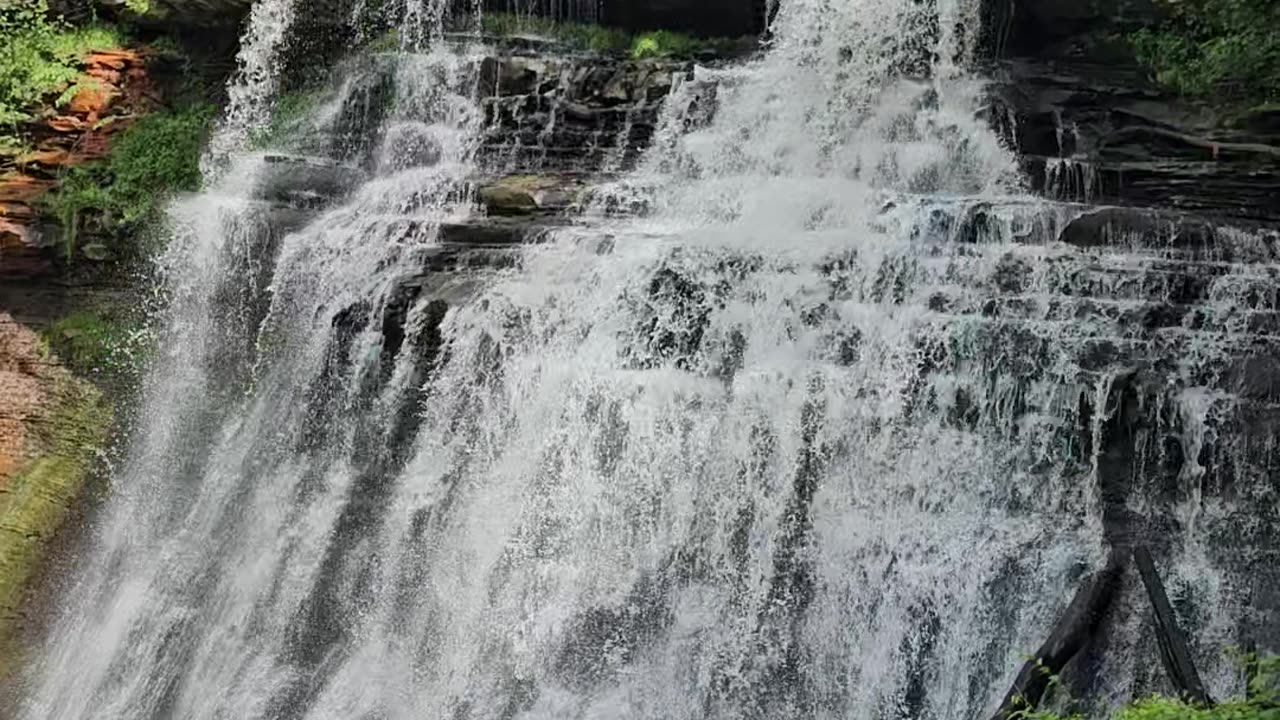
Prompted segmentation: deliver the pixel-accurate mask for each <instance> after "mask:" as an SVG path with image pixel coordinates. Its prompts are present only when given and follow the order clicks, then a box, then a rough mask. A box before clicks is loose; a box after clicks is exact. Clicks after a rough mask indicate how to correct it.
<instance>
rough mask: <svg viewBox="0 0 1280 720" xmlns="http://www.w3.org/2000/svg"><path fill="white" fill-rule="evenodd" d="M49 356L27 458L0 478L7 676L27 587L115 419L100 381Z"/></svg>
mask: <svg viewBox="0 0 1280 720" xmlns="http://www.w3.org/2000/svg"><path fill="white" fill-rule="evenodd" d="M44 360H45V362H46V363H47V364H45V365H43V366H42V367H41V368H40V370H39V371H38V373H39V375H38V380H39V381H40V385H41V389H42V391H43V396H44V397H43V402H42V403H41V404H40V408H39V410H38V411H37V412H36V413H35V414H34V415H33V416H32V417H30V418H29V419H28V420H27V422H26V426H27V428H28V429H29V435H28V437H27V442H26V445H27V448H26V453H25V455H26V458H27V459H26V462H25V463H24V464H23V465H21V466H20V467H19V469H18V470H17V472H16V473H14V474H13V475H12V476H10V477H9V478H8V479H7V480H3V479H0V677H3V676H4V675H6V674H7V673H8V672H10V671H12V670H13V667H12V666H13V664H14V663H15V662H16V661H17V658H18V654H17V652H16V650H15V648H14V647H13V645H14V642H13V641H14V639H15V637H14V636H15V631H16V629H17V626H18V624H19V623H20V622H21V621H22V619H23V617H24V611H23V608H22V602H23V597H24V595H25V593H26V590H27V588H28V586H29V584H30V581H31V580H32V578H33V577H34V576H35V574H36V572H37V570H38V568H39V565H40V561H41V559H42V557H43V555H44V552H45V550H46V548H47V545H48V542H49V540H50V539H51V538H52V537H53V536H54V535H55V533H57V531H58V530H59V528H60V527H61V526H62V524H63V522H64V521H65V520H66V518H67V516H68V514H69V513H70V511H71V508H72V506H73V505H74V504H75V502H76V500H77V498H78V497H79V496H80V493H81V492H82V490H83V489H84V485H85V482H86V479H87V478H88V477H89V475H90V473H91V472H92V471H93V468H94V465H95V459H96V457H97V452H98V450H99V448H101V447H102V445H103V443H104V441H105V439H106V434H107V430H108V427H109V425H110V421H111V412H110V410H109V409H108V408H107V406H106V404H105V403H104V402H103V399H102V396H101V395H100V394H99V392H98V391H97V390H96V389H94V388H93V386H91V385H90V384H89V383H87V382H84V381H83V380H79V379H77V378H75V377H73V376H71V375H70V374H69V373H68V372H67V371H66V370H64V369H62V368H61V367H59V366H57V365H55V364H52V362H51V361H50V360H49V359H48V357H47V356H46V357H45V358H44Z"/></svg>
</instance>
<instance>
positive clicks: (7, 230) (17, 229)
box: [0, 218, 27, 248]
mask: <svg viewBox="0 0 1280 720" xmlns="http://www.w3.org/2000/svg"><path fill="white" fill-rule="evenodd" d="M26 246H27V228H26V227H25V226H23V225H20V224H18V223H16V222H10V221H9V220H5V219H4V218H0V248H25V247H26Z"/></svg>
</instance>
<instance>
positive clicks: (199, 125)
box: [45, 103, 216, 259]
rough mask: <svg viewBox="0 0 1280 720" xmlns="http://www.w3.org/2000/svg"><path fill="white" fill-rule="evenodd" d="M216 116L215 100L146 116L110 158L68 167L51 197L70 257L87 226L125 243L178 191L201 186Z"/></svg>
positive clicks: (123, 134)
mask: <svg viewBox="0 0 1280 720" xmlns="http://www.w3.org/2000/svg"><path fill="white" fill-rule="evenodd" d="M215 115H216V108H214V107H213V106H212V105H209V104H205V103H196V104H192V105H189V106H187V107H184V108H180V109H176V110H171V111H166V112H158V113H154V114H151V115H147V116H144V117H142V118H140V119H139V120H138V121H137V122H135V123H134V124H133V125H131V126H129V127H128V128H127V129H125V130H124V131H123V132H121V133H119V134H118V135H116V136H115V138H114V139H113V142H112V145H111V149H110V150H109V151H108V153H107V156H106V157H104V158H102V159H101V160H98V161H95V162H92V163H88V164H86V165H81V166H78V167H73V168H71V169H70V170H68V171H67V173H66V174H65V175H64V176H63V177H62V182H61V183H60V184H59V186H58V188H57V189H56V190H54V191H53V192H51V193H49V194H48V195H47V196H46V197H45V204H46V205H47V207H48V209H49V210H50V211H51V212H52V213H53V214H54V215H55V216H56V217H57V218H58V219H59V220H60V221H61V222H62V224H63V227H64V228H65V229H66V233H67V235H66V253H67V257H68V259H70V257H71V256H72V253H73V252H74V250H75V245H76V241H77V234H78V232H79V231H80V230H81V229H82V228H83V227H85V226H86V225H92V226H93V227H94V229H95V230H97V231H99V232H101V233H102V234H104V235H105V236H106V239H108V240H114V241H117V242H119V241H122V240H123V239H124V238H126V237H127V236H129V235H130V234H132V233H135V232H136V231H138V230H139V229H140V228H141V226H143V225H145V224H146V223H148V222H151V221H152V220H154V219H156V217H157V216H158V214H159V212H160V211H161V209H162V208H163V206H164V203H165V201H166V200H167V199H168V198H169V196H170V195H172V194H173V193H175V192H184V191H192V190H197V189H199V187H200V180H201V176H200V153H201V151H202V149H203V147H204V141H205V139H206V137H207V135H208V132H209V129H210V127H211V126H212V123H213V119H214V117H215ZM132 249H133V248H129V247H122V246H120V245H118V244H117V246H116V247H115V248H113V250H115V251H116V252H121V251H125V252H124V254H127V252H128V251H130V250H132Z"/></svg>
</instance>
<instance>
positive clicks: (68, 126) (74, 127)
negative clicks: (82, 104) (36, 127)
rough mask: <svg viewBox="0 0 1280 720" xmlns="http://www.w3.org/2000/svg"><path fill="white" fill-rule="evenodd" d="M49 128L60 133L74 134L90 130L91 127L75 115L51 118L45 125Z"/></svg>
mask: <svg viewBox="0 0 1280 720" xmlns="http://www.w3.org/2000/svg"><path fill="white" fill-rule="evenodd" d="M44 124H45V125H47V126H48V127H50V128H52V129H54V130H56V131H58V132H60V133H73V132H80V131H82V130H88V129H89V128H90V127H91V126H90V125H89V123H87V122H85V121H83V120H81V119H80V118H78V117H76V116H75V115H58V116H56V117H51V118H49V119H48V120H46V121H45V123H44Z"/></svg>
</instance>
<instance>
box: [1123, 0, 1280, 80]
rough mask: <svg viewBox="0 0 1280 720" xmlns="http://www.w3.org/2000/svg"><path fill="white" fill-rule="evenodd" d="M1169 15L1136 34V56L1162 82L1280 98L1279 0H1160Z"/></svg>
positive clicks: (1132, 39)
mask: <svg viewBox="0 0 1280 720" xmlns="http://www.w3.org/2000/svg"><path fill="white" fill-rule="evenodd" d="M1160 4H1161V6H1162V7H1164V8H1165V9H1167V11H1168V15H1169V17H1168V20H1167V21H1166V22H1164V23H1162V24H1161V25H1160V26H1158V27H1156V28H1149V29H1144V30H1141V31H1138V32H1137V33H1134V34H1133V35H1132V36H1131V37H1130V40H1131V42H1132V45H1133V47H1134V50H1135V51H1136V53H1137V55H1138V59H1139V60H1140V61H1142V62H1143V63H1144V64H1145V65H1147V66H1148V67H1149V68H1150V69H1151V70H1152V72H1153V73H1154V74H1155V78H1156V80H1157V81H1158V82H1160V83H1161V84H1162V85H1165V86H1167V87H1170V88H1172V89H1174V90H1177V91H1179V92H1182V93H1184V94H1187V95H1192V96H1206V95H1209V94H1210V93H1215V94H1218V95H1220V96H1225V97H1227V98H1230V99H1235V100H1243V101H1248V102H1250V103H1255V104H1258V103H1264V102H1268V101H1272V100H1276V99H1280V33H1278V32H1276V28H1277V27H1280V3H1277V2H1275V1H1274V0H1160Z"/></svg>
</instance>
